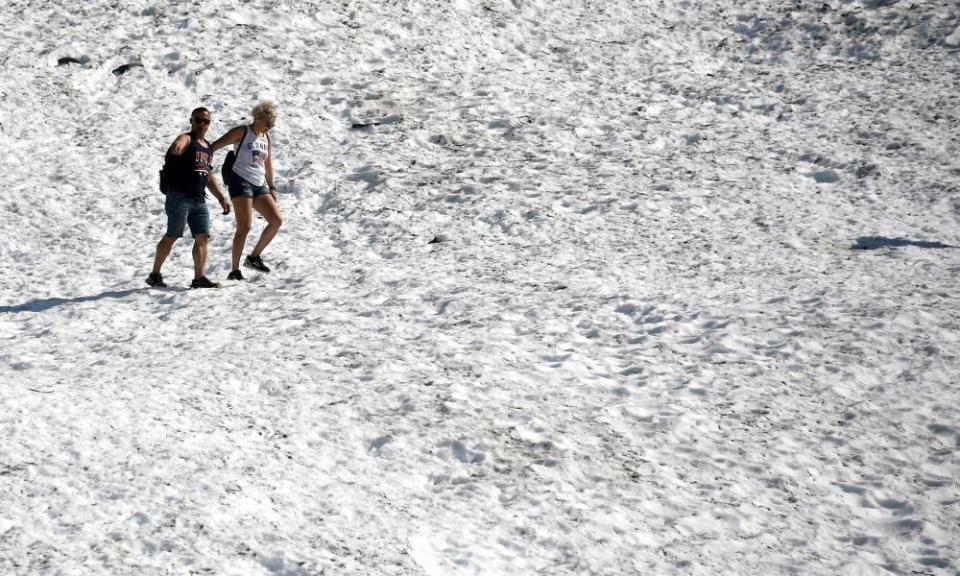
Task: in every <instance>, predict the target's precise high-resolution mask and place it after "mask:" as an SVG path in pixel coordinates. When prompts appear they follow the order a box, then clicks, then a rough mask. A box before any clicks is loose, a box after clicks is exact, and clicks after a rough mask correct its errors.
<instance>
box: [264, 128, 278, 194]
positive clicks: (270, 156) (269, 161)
mask: <svg viewBox="0 0 960 576" xmlns="http://www.w3.org/2000/svg"><path fill="white" fill-rule="evenodd" d="M264 169H265V170H266V176H267V186H268V187H269V188H270V195H271V196H273V199H274V200H276V199H277V187H276V186H274V185H273V139H272V138H270V137H269V136H268V137H267V162H266V163H265V164H264Z"/></svg>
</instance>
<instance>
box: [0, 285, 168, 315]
mask: <svg viewBox="0 0 960 576" xmlns="http://www.w3.org/2000/svg"><path fill="white" fill-rule="evenodd" d="M144 290H149V288H138V289H136V290H110V291H108V292H103V293H102V294H96V295H93V296H78V297H76V298H44V299H42V300H31V301H30V302H24V303H23V304H17V305H16V306H0V314H9V313H15V312H44V311H46V310H49V309H51V308H55V307H57V306H61V305H63V304H79V303H81V302H95V301H97V300H103V299H104V298H126V297H127V296H130V295H131V294H136V293H138V292H143V291H144Z"/></svg>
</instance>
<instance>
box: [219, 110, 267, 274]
mask: <svg viewBox="0 0 960 576" xmlns="http://www.w3.org/2000/svg"><path fill="white" fill-rule="evenodd" d="M276 122H277V109H276V106H274V104H273V102H270V101H265V102H260V103H259V104H257V105H256V106H254V108H253V124H250V125H249V126H237V127H236V128H233V129H232V130H230V131H229V132H227V133H226V134H224V135H223V136H222V137H221V138H220V139H219V140H217V141H216V142H214V143H213V144H212V145H211V148H213V151H214V152H216V151H217V150H219V149H221V148H224V147H226V146H229V145H231V144H233V145H235V146H236V147H235V148H234V152H235V153H236V160H235V161H234V163H233V172H232V173H231V174H230V179H229V181H228V182H227V188H228V189H229V191H230V201H231V202H233V213H234V214H235V217H236V219H237V231H236V233H235V234H234V236H233V259H232V265H233V267H232V268H231V272H230V274H229V275H227V279H228V280H243V274H241V273H240V256H241V255H242V254H243V247H244V243H245V242H246V241H247V234H249V232H250V224H251V221H252V220H253V210H256V211H257V212H259V213H260V215H261V216H263V217H264V219H266V221H267V227H266V228H265V229H264V230H263V233H262V234H261V235H260V240H259V241H257V245H256V246H254V247H253V252H251V253H250V254H249V255H248V256H247V258H246V259H245V260H244V262H243V264H244V266H247V267H249V268H253V269H254V270H259V271H261V272H269V271H270V268H268V267H267V265H266V264H264V263H263V260H262V259H261V258H260V255H261V254H262V253H263V250H264V249H265V248H266V247H267V245H269V244H270V241H271V240H273V237H274V236H276V235H277V232H278V231H279V230H280V226H281V225H282V224H283V218H282V217H281V216H280V208H279V207H278V206H277V188H276V186H275V185H274V180H273V143H272V142H271V141H270V129H271V128H273V126H274V125H275V124H276Z"/></svg>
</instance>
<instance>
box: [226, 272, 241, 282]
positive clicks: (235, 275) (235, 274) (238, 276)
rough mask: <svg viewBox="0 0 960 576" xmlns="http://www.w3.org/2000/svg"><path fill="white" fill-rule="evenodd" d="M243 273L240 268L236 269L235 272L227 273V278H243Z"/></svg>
mask: <svg viewBox="0 0 960 576" xmlns="http://www.w3.org/2000/svg"><path fill="white" fill-rule="evenodd" d="M243 279H244V278H243V274H242V273H240V271H239V270H234V271H233V272H231V273H229V274H227V280H243Z"/></svg>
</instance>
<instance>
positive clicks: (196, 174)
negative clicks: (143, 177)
mask: <svg viewBox="0 0 960 576" xmlns="http://www.w3.org/2000/svg"><path fill="white" fill-rule="evenodd" d="M208 128H210V111H209V110H207V109H206V108H197V109H196V110H194V111H193V112H191V113H190V132H189V133H185V134H181V135H179V136H177V139H176V140H174V141H173V144H172V145H171V146H170V149H169V150H167V154H166V156H165V157H164V165H163V169H164V172H165V173H166V175H167V179H168V181H169V182H170V189H169V191H168V192H167V200H166V203H165V206H164V208H165V209H166V212H167V233H166V235H164V237H163V238H161V239H160V243H159V244H157V255H156V257H155V258H154V259H153V272H151V273H150V275H149V276H148V277H147V284H149V285H150V286H156V287H165V286H166V284H165V283H164V281H163V276H162V275H161V274H160V268H161V267H162V266H163V263H164V261H166V259H167V256H169V255H170V249H171V248H173V243H174V242H176V241H177V238H179V237H181V236H183V228H184V226H185V225H189V226H190V233H191V234H192V235H193V282H191V283H190V288H219V287H220V285H219V284H217V283H214V282H211V281H210V280H208V279H207V277H206V276H205V275H204V271H205V270H206V268H207V241H208V240H209V239H210V212H209V211H208V210H207V202H206V196H207V194H206V189H207V188H209V189H210V192H212V193H213V195H214V196H215V197H216V199H217V201H219V202H220V207H221V208H223V213H224V214H229V213H230V204H229V203H228V202H227V200H226V199H225V198H224V197H223V194H221V193H220V187H219V186H217V181H216V180H215V179H214V178H213V176H212V174H211V168H212V165H211V164H212V161H213V150H212V149H211V148H210V144H209V143H208V142H207V141H206V140H205V139H204V135H205V134H206V133H207V129H208Z"/></svg>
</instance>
